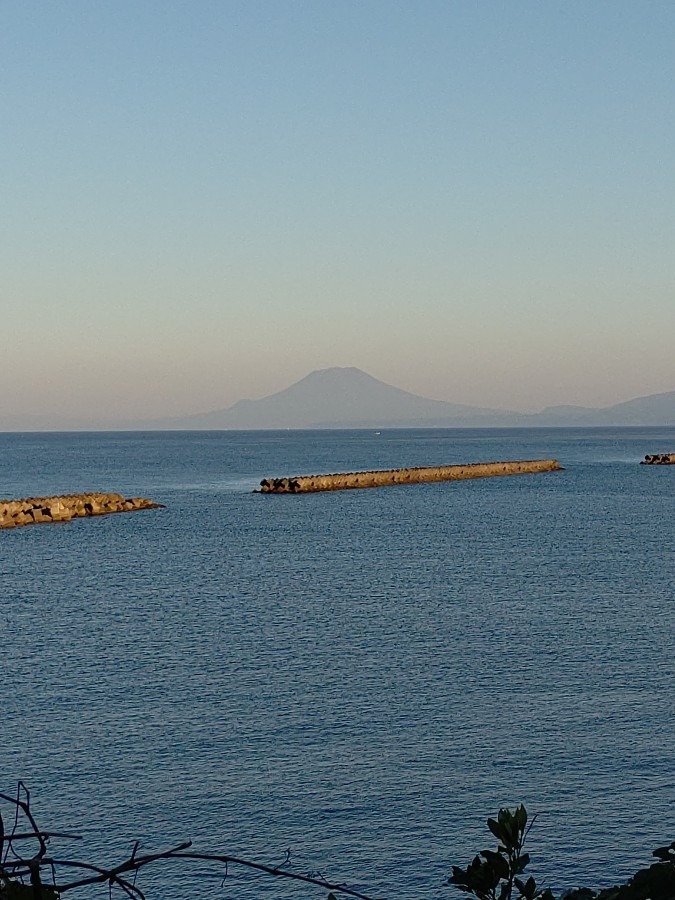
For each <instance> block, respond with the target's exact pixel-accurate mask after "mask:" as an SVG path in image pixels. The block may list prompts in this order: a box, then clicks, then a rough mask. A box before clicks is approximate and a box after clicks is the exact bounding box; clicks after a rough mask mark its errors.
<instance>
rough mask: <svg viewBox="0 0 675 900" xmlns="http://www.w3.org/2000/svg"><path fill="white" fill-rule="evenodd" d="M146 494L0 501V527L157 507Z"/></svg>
mask: <svg viewBox="0 0 675 900" xmlns="http://www.w3.org/2000/svg"><path fill="white" fill-rule="evenodd" d="M160 508H162V504H161V503H153V501H152V500H148V499H146V498H145V497H130V498H126V497H123V496H122V495H121V494H100V493H94V494H63V495H60V496H58V497H27V498H26V499H24V500H0V528H17V527H18V526H21V525H34V524H36V523H44V522H70V520H71V519H81V518H84V517H85V516H104V515H107V514H108V513H118V512H134V511H135V510H138V509H160Z"/></svg>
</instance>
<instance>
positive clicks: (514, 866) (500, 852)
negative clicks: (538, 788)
mask: <svg viewBox="0 0 675 900" xmlns="http://www.w3.org/2000/svg"><path fill="white" fill-rule="evenodd" d="M535 818H536V816H535ZM534 820H535V819H534V818H533V819H532V821H531V822H530V824H529V826H528V824H527V810H526V809H525V807H524V806H522V805H521V806H519V807H518V808H517V809H515V810H514V811H513V812H511V810H509V809H500V810H499V814H498V816H497V818H496V819H488V820H487V825H488V828H489V829H490V831H491V832H492V834H493V835H494V836H495V837H496V838H497V840H498V841H499V844H498V846H497V849H496V850H481V852H480V853H479V854H478V855H477V856H475V857H474V858H473V860H472V861H471V862H470V863H469V865H468V866H467V867H466V868H465V869H462V868H461V867H460V866H453V867H452V875H451V876H450V878H449V879H448V881H447V884H448V885H452V886H454V887H456V888H458V889H459V890H460V891H464V892H465V893H467V894H472V895H473V896H474V897H477V898H478V900H512V898H514V897H515V898H522V900H555V897H554V895H553V893H552V892H551V891H550V890H549V889H548V888H546V889H545V890H541V889H540V888H538V887H537V884H536V882H535V880H534V878H532V877H531V876H530V877H529V878H528V879H527V880H525V878H524V875H523V873H524V871H525V868H526V866H527V864H528V863H529V861H530V857H529V854H527V853H524V852H523V845H524V843H525V839H526V837H527V835H528V833H529V831H530V828H531V827H532V825H534ZM652 856H655V857H656V858H657V860H658V862H655V863H652V865H651V866H649V867H648V868H646V869H640V871H639V872H636V874H635V875H634V876H633V877H632V878H631V879H630V880H629V881H628V882H627V883H626V884H623V885H619V886H618V887H611V888H605V889H604V890H600V891H594V890H591V889H590V888H577V889H575V890H571V891H565V892H564V893H563V894H561V895H560V898H559V900H675V841H673V843H672V844H670V845H669V846H667V847H659V848H657V849H656V850H654V852H653V854H652ZM521 876H522V877H521Z"/></svg>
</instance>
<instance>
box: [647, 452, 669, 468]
mask: <svg viewBox="0 0 675 900" xmlns="http://www.w3.org/2000/svg"><path fill="white" fill-rule="evenodd" d="M640 465H641V466H675V453H648V454H647V455H646V456H645V458H644V459H643V460H642V462H641V463H640Z"/></svg>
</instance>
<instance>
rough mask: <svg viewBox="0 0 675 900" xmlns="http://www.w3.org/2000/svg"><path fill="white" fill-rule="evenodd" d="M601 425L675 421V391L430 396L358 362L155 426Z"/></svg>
mask: <svg viewBox="0 0 675 900" xmlns="http://www.w3.org/2000/svg"><path fill="white" fill-rule="evenodd" d="M602 425H675V391H670V392H669V393H665V394H653V395H651V396H648V397H638V398H636V399H634V400H628V401H626V402H624V403H619V404H616V405H615V406H610V407H605V408H603V409H592V408H588V407H583V406H553V407H548V408H547V409H545V410H543V411H542V412H540V413H521V412H516V411H507V410H498V409H489V408H484V407H478V406H467V405H465V404H461V403H448V402H445V401H443V400H431V399H429V398H428V397H420V396H418V395H417V394H412V393H410V392H409V391H404V390H402V389H401V388H397V387H394V386H393V385H390V384H387V383H386V382H384V381H380V380H379V379H378V378H374V377H373V376H372V375H368V374H367V373H366V372H363V371H362V370H361V369H357V368H354V367H347V368H340V367H334V368H330V369H319V370H316V371H314V372H310V373H309V375H306V376H305V377H304V378H302V379H300V381H297V382H295V384H292V385H291V386H290V387H287V388H285V389H284V390H282V391H278V392H277V393H275V394H271V395H269V396H268V397H263V398H262V399H260V400H239V401H238V402H237V403H235V404H234V405H233V406H231V407H229V409H224V410H217V411H214V412H211V413H203V414H198V415H194V416H188V417H183V418H181V419H170V420H169V419H167V420H164V421H163V423H161V424H160V423H156V426H155V427H165V428H194V429H232V430H247V429H284V428H299V429H301V428H481V427H484V428H500V427H501V428H508V427H521V428H522V427H547V426H578V427H583V426H587V427H592V426H602Z"/></svg>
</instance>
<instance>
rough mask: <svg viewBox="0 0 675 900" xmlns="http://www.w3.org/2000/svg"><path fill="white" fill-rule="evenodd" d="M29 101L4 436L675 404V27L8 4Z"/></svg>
mask: <svg viewBox="0 0 675 900" xmlns="http://www.w3.org/2000/svg"><path fill="white" fill-rule="evenodd" d="M0 73H1V81H0V115H1V119H0V123H1V129H2V131H1V140H0V160H1V163H2V164H1V166H0V202H1V204H2V215H1V218H0V222H1V226H0V227H1V228H2V239H1V241H0V271H1V273H2V278H1V282H0V292H1V294H0V308H1V317H0V325H1V327H2V348H3V351H2V368H1V371H2V376H1V378H2V392H1V394H0V413H18V412H32V413H43V412H48V411H54V410H57V411H63V412H67V413H72V414H78V413H81V414H84V415H90V414H92V413H100V412H102V411H104V412H105V413H106V414H110V415H136V414H137V415H147V414H151V413H157V415H163V414H172V413H180V412H188V411H202V410H207V409H212V408H218V407H224V406H228V405H230V404H231V403H232V402H234V401H235V400H237V399H239V398H241V397H258V396H262V395H264V394H268V393H271V392H272V391H275V390H278V389H280V388H283V387H285V386H287V385H288V384H290V383H291V382H292V381H294V380H297V379H298V378H300V377H302V376H303V375H305V374H306V373H307V372H309V371H310V370H312V369H315V368H323V367H327V366H332V365H344V366H348V365H353V366H358V367H360V368H363V369H366V370H367V371H368V372H370V373H371V374H373V375H375V376H377V377H379V378H382V379H384V380H386V381H390V382H392V383H394V384H396V385H398V386H400V387H404V388H406V389H408V390H412V391H415V392H418V393H423V394H426V395H428V396H432V397H436V398H439V399H444V400H451V401H455V402H464V403H470V404H478V405H487V406H498V407H508V408H518V409H536V408H541V407H542V406H544V405H547V404H552V403H582V404H589V405H601V404H602V405H604V404H609V403H612V402H616V401H619V400H623V399H628V398H629V397H632V396H636V395H639V394H648V393H655V392H659V391H666V390H674V389H675V353H673V339H674V337H675V278H674V273H675V3H673V2H672V0H662V2H659V0H634V2H624V0H583V2H581V0H559V2H550V0H524V2H519V0H509V2H504V0H494V2H489V0H473V2H469V0H456V2H453V0H410V2H408V0H331V2H328V0H260V2H258V0H220V2H215V0H209V2H206V0H190V2H176V0H156V2H154V0H135V2H130V0H106V2H98V0H52V2H46V0H44V2H32V0H4V2H0Z"/></svg>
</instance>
